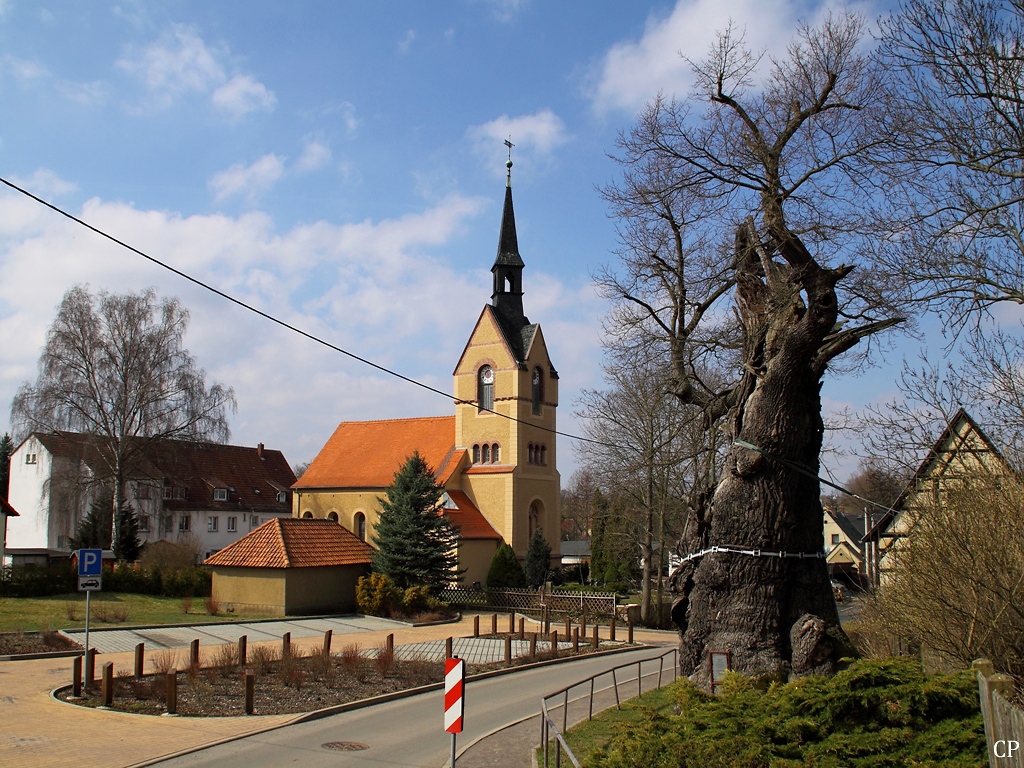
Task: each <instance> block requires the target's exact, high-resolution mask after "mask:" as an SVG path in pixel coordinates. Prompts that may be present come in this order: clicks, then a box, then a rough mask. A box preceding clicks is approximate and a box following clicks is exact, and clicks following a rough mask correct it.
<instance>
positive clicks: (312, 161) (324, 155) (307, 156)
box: [295, 139, 331, 173]
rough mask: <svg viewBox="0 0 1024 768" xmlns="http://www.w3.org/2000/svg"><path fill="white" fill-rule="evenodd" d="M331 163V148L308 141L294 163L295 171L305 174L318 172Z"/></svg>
mask: <svg viewBox="0 0 1024 768" xmlns="http://www.w3.org/2000/svg"><path fill="white" fill-rule="evenodd" d="M330 161H331V148H330V147H328V146H327V145H326V144H324V143H323V142H322V141H318V140H316V139H309V140H308V141H306V143H305V146H303V148H302V154H301V155H299V159H298V160H296V161H295V171H296V172H297V173H305V172H308V171H318V170H320V169H321V168H323V167H324V166H325V165H327V164H328V163H329V162H330Z"/></svg>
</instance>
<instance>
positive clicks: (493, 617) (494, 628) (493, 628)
mask: <svg viewBox="0 0 1024 768" xmlns="http://www.w3.org/2000/svg"><path fill="white" fill-rule="evenodd" d="M491 634H492V635H496V634H498V614H496V613H492V614H491Z"/></svg>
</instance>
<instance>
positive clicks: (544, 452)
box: [538, 445, 548, 464]
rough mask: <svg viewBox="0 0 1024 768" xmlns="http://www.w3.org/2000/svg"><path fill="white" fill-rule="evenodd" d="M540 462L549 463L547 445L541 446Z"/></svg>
mask: <svg viewBox="0 0 1024 768" xmlns="http://www.w3.org/2000/svg"><path fill="white" fill-rule="evenodd" d="M538 463H539V464H547V463H548V447H547V446H546V445H542V446H541V447H540V461H539V462H538Z"/></svg>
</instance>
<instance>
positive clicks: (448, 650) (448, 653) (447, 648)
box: [444, 637, 452, 659]
mask: <svg viewBox="0 0 1024 768" xmlns="http://www.w3.org/2000/svg"><path fill="white" fill-rule="evenodd" d="M444 657H445V658H446V659H450V658H451V657H452V639H451V638H450V637H449V638H446V639H445V641H444Z"/></svg>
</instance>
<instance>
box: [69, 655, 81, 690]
mask: <svg viewBox="0 0 1024 768" xmlns="http://www.w3.org/2000/svg"><path fill="white" fill-rule="evenodd" d="M71 695H72V696H73V697H74V698H76V699H80V698H82V657H81V656H75V660H74V661H73V662H72V664H71Z"/></svg>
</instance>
